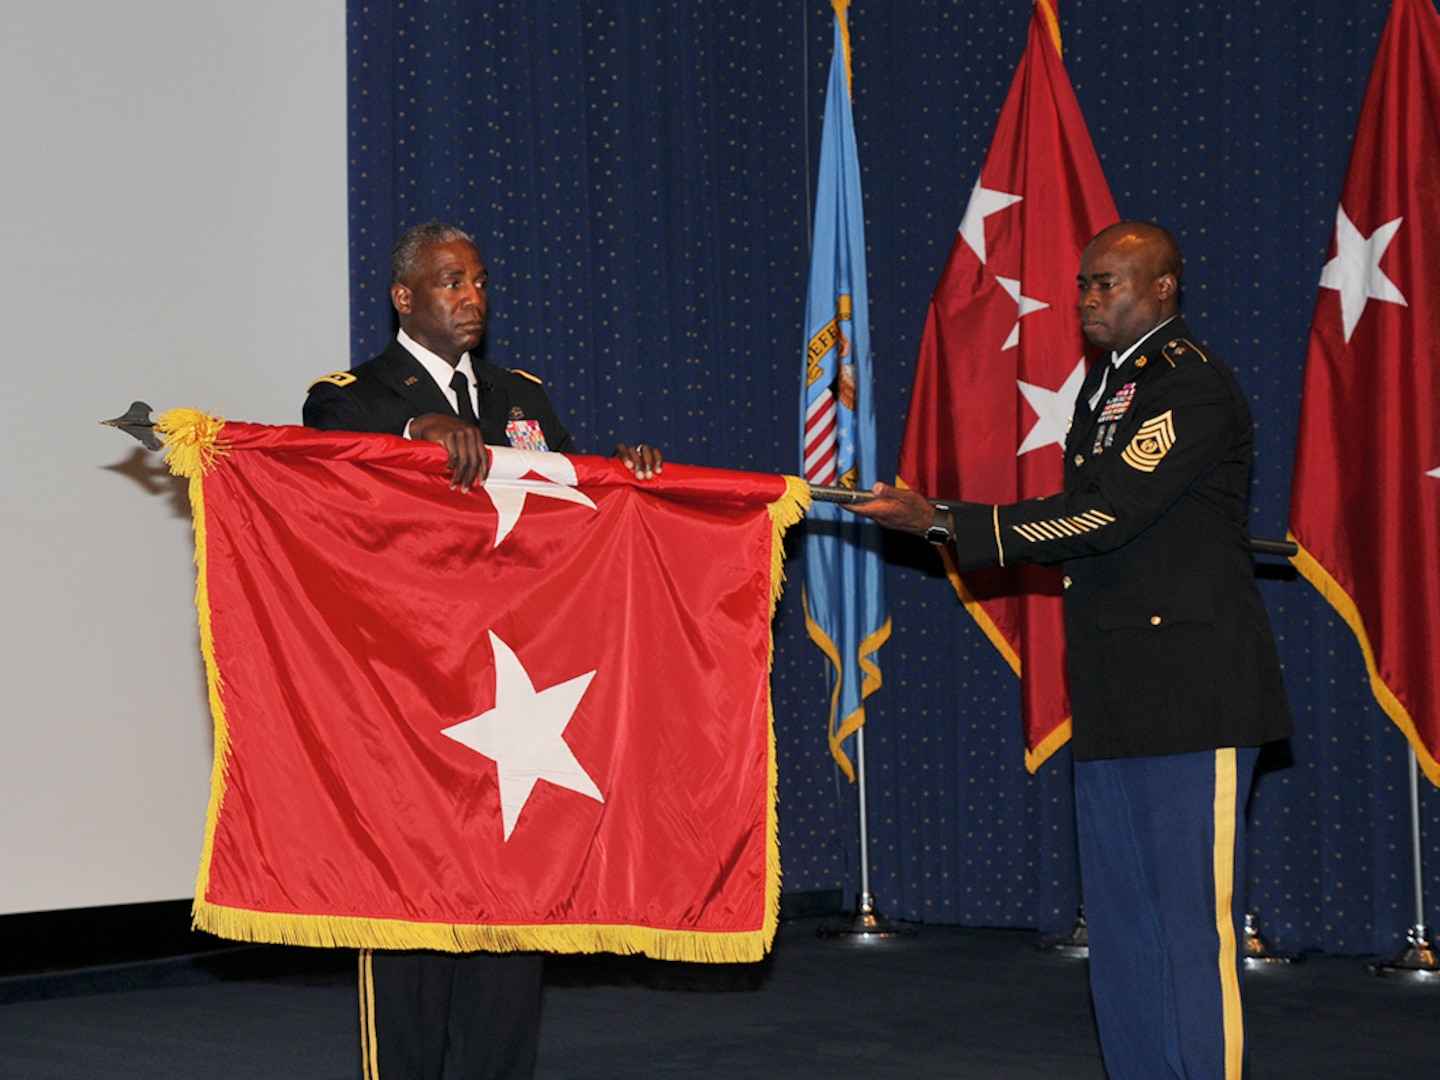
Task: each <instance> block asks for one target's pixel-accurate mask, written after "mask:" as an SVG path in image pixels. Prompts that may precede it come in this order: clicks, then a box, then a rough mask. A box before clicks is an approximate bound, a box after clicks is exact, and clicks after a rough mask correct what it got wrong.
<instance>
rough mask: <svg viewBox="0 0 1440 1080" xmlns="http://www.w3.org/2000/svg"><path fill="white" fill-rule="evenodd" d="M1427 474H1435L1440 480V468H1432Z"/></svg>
mask: <svg viewBox="0 0 1440 1080" xmlns="http://www.w3.org/2000/svg"><path fill="white" fill-rule="evenodd" d="M1425 475H1426V476H1433V477H1435V479H1436V480H1440V469H1431V470H1430V471H1429V472H1427V473H1426V474H1425Z"/></svg>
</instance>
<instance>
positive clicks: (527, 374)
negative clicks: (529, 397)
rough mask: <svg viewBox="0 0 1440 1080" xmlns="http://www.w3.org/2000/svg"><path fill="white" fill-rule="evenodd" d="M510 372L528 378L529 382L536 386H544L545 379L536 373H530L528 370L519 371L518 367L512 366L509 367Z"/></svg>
mask: <svg viewBox="0 0 1440 1080" xmlns="http://www.w3.org/2000/svg"><path fill="white" fill-rule="evenodd" d="M510 374H512V375H519V376H520V377H521V378H522V379H529V380H530V381H531V382H533V383H534V384H535V385H536V386H544V385H545V380H544V379H542V378H540V377H539V376H538V375H531V374H530V372H528V371H521V370H520V369H519V368H518V367H512V368H511V369H510Z"/></svg>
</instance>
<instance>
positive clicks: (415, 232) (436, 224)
mask: <svg viewBox="0 0 1440 1080" xmlns="http://www.w3.org/2000/svg"><path fill="white" fill-rule="evenodd" d="M457 240H464V241H465V242H466V243H467V244H471V245H474V243H475V241H474V239H472V238H471V236H470V234H469V233H467V232H464V231H463V230H461V229H457V228H456V227H455V226H454V225H447V224H445V222H443V221H427V222H425V224H423V225H412V226H410V228H408V229H406V230H405V231H404V232H403V233H401V234H400V239H399V240H396V241H395V246H394V247H393V248H391V249H390V284H391V285H396V284H399V283H400V282H402V281H409V280H410V278H411V277H412V276H413V275H414V273H415V271H416V270H417V269H419V266H420V252H421V251H422V250H423V249H425V248H427V247H432V246H434V245H435V244H453V243H454V242H455V241H457Z"/></svg>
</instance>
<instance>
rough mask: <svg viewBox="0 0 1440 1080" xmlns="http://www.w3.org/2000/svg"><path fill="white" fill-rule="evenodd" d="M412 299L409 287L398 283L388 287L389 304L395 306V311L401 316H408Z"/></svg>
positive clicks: (412, 295)
mask: <svg viewBox="0 0 1440 1080" xmlns="http://www.w3.org/2000/svg"><path fill="white" fill-rule="evenodd" d="M414 298H415V294H414V293H412V292H411V291H410V286H408V285H405V284H402V283H400V282H397V283H395V284H394V285H391V286H390V303H392V304H394V305H395V310H396V311H398V312H399V313H400V314H401V315H409V314H410V308H411V305H412V303H413V301H414Z"/></svg>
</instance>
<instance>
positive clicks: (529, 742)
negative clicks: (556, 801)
mask: <svg viewBox="0 0 1440 1080" xmlns="http://www.w3.org/2000/svg"><path fill="white" fill-rule="evenodd" d="M490 648H491V649H492V650H493V651H494V653H495V707H494V708H493V709H491V710H490V711H489V712H485V713H481V714H480V715H479V716H477V717H474V718H473V719H470V720H465V721H463V722H461V723H459V724H454V725H452V726H451V727H448V728H443V729H441V730H442V733H443V734H445V735H448V736H450V738H452V739H454V740H455V741H456V742H458V743H460V744H462V745H464V746H468V747H469V748H470V749H471V750H474V751H475V752H476V753H477V754H482V755H484V756H485V757H487V758H490V759H491V760H492V761H494V762H495V773H496V776H497V777H498V779H499V781H500V817H501V820H502V821H503V822H504V826H505V839H506V840H509V839H510V834H511V833H512V832H514V831H515V822H516V821H518V820H519V818H520V812H521V811H522V810H524V809H525V804H526V802H528V801H529V799H530V793H531V792H532V791H533V790H534V789H535V784H536V782H537V781H540V780H548V781H550V783H552V784H555V785H557V786H559V787H563V788H568V789H569V790H571V791H576V792H579V793H580V794H581V795H588V796H589V797H590V798H592V799H594V800H596V801H597V802H602V803H603V802H604V801H605V798H604V796H603V795H601V794H600V789H599V788H598V787H596V786H595V781H593V780H592V779H590V774H589V773H587V772H586V771H585V769H584V768H583V767H582V766H581V764H580V762H579V761H577V760H576V759H575V755H574V753H572V752H571V750H570V747H569V746H568V745H567V744H566V742H565V740H564V739H563V738H562V736H563V735H564V733H565V728H566V726H568V725H569V723H570V718H571V717H572V716H574V715H575V710H576V709H577V708H578V707H579V705H580V699H581V698H582V697H583V696H584V695H585V690H586V689H587V688H588V687H589V685H590V680H591V679H593V678H594V677H595V672H593V671H591V672H587V673H586V674H584V675H578V676H576V677H575V678H573V679H567V680H566V681H565V682H562V683H557V684H555V685H554V686H551V687H549V688H548V689H545V690H539V691H537V690H536V689H535V686H534V684H533V683H532V682H531V681H530V673H529V672H528V671H526V670H525V668H524V665H522V664H521V663H520V660H519V658H518V657H516V655H515V653H514V652H513V651H511V649H510V646H508V645H506V644H505V642H503V641H501V640H500V639H499V638H498V637H496V636H495V634H494V632H493V631H492V632H491V633H490Z"/></svg>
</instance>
